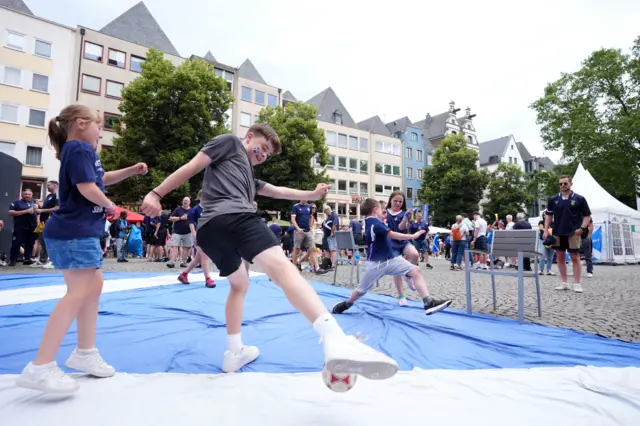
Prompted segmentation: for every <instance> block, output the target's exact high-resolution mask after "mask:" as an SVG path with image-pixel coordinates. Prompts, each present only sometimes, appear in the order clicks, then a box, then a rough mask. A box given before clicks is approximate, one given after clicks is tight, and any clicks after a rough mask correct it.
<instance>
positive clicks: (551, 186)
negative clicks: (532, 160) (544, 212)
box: [527, 163, 578, 202]
mask: <svg viewBox="0 0 640 426" xmlns="http://www.w3.org/2000/svg"><path fill="white" fill-rule="evenodd" d="M577 168H578V163H569V164H557V165H556V166H555V168H554V169H553V170H534V171H533V172H532V173H530V174H529V176H528V181H527V192H528V193H529V194H530V195H531V197H532V198H533V199H537V198H541V199H542V200H544V201H545V202H546V200H547V199H548V198H549V197H551V196H553V195H555V194H557V193H558V192H560V187H559V186H558V182H559V181H560V176H571V177H573V175H574V174H575V173H576V169H577Z"/></svg>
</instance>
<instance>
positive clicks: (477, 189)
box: [419, 134, 489, 226]
mask: <svg viewBox="0 0 640 426" xmlns="http://www.w3.org/2000/svg"><path fill="white" fill-rule="evenodd" d="M477 163H478V152H477V151H476V150H475V149H472V148H469V147H468V146H467V142H466V140H465V137H464V135H460V134H458V135H448V136H447V137H446V138H445V139H444V140H443V141H442V143H441V144H440V146H438V148H437V149H436V151H435V153H434V154H433V165H432V166H430V167H427V168H425V169H424V176H423V177H424V179H423V184H422V188H421V189H420V193H419V197H420V201H421V202H422V203H429V212H430V214H431V215H432V220H433V223H434V224H435V225H439V226H447V225H448V224H450V223H452V222H453V221H454V220H455V217H456V215H458V214H461V213H467V214H471V213H472V212H473V211H474V210H477V209H478V204H479V202H480V200H481V199H482V193H483V191H484V189H485V188H486V186H487V183H488V181H489V177H488V175H487V173H486V172H485V171H484V170H478V166H477Z"/></svg>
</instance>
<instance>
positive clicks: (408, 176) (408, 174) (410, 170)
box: [407, 167, 413, 179]
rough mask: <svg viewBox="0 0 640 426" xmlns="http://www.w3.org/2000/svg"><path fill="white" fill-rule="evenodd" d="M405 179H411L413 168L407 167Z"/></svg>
mask: <svg viewBox="0 0 640 426" xmlns="http://www.w3.org/2000/svg"><path fill="white" fill-rule="evenodd" d="M407 178H409V179H413V168H411V167H407Z"/></svg>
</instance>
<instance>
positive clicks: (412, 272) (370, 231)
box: [333, 198, 451, 315]
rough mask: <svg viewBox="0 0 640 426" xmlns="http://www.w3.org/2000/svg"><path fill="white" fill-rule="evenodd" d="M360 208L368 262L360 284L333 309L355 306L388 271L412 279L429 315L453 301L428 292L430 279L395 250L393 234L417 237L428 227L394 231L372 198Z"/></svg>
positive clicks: (344, 309)
mask: <svg viewBox="0 0 640 426" xmlns="http://www.w3.org/2000/svg"><path fill="white" fill-rule="evenodd" d="M360 212H361V213H362V214H363V215H365V216H366V219H365V222H364V227H365V240H366V242H367V245H368V246H369V253H368V256H367V263H366V265H365V267H364V273H363V274H362V279H361V280H360V283H359V284H358V287H357V288H356V289H355V290H353V293H351V296H350V297H349V298H348V299H347V300H344V301H342V302H339V303H337V304H336V305H335V306H334V307H333V313H334V314H341V313H343V312H344V311H346V310H347V309H349V308H350V307H352V306H353V304H354V303H355V301H356V300H358V299H359V298H361V297H362V296H364V295H365V294H367V292H368V291H369V290H370V289H371V287H373V285H374V284H375V282H376V281H377V280H379V279H380V278H382V277H383V276H385V275H391V276H400V277H401V276H405V277H409V278H411V279H413V283H414V284H415V286H416V289H417V291H418V294H420V297H422V301H423V302H424V310H425V313H426V314H427V315H431V314H433V313H436V312H439V311H441V310H443V309H445V308H447V307H448V306H449V305H451V300H449V299H446V300H438V299H434V298H433V297H431V296H429V290H428V289H427V283H426V282H425V280H424V278H423V276H422V273H421V272H420V267H419V266H417V265H414V264H413V263H411V262H409V261H408V260H406V259H405V258H403V257H402V256H401V255H397V254H396V253H394V251H393V248H392V243H391V239H392V238H393V239H394V240H415V239H416V238H418V237H420V236H421V235H423V234H424V233H425V231H424V230H420V231H418V232H416V233H415V234H402V233H399V232H394V231H391V230H390V229H389V227H388V226H387V225H385V224H384V222H383V219H384V213H383V209H382V208H381V207H380V204H379V203H378V202H377V201H376V200H374V199H372V198H368V199H366V200H365V202H364V203H363V204H362V206H361V207H360Z"/></svg>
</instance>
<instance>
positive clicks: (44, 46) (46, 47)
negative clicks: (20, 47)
mask: <svg viewBox="0 0 640 426" xmlns="http://www.w3.org/2000/svg"><path fill="white" fill-rule="evenodd" d="M34 53H35V54H36V55H37V56H42V57H43V58H50V57H51V43H48V42H46V41H42V40H36V47H35V49H34Z"/></svg>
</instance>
